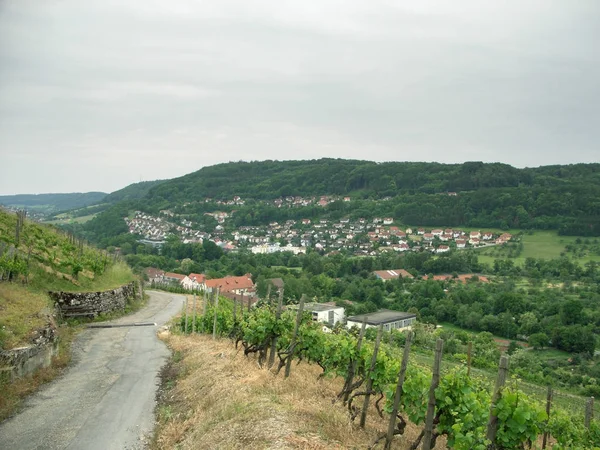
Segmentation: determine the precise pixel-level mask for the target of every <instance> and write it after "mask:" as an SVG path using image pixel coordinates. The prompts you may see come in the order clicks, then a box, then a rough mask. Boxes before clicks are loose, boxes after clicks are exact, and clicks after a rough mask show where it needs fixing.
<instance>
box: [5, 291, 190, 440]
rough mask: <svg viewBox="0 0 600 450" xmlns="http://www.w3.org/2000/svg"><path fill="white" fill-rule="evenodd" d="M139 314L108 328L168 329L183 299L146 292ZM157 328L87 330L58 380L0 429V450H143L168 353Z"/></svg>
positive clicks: (45, 388)
mask: <svg viewBox="0 0 600 450" xmlns="http://www.w3.org/2000/svg"><path fill="white" fill-rule="evenodd" d="M149 294H150V299H149V301H148V305H147V306H146V307H144V308H143V309H142V310H140V311H138V312H136V313H134V314H131V315H129V316H126V317H122V318H120V319H118V320H114V321H112V322H110V323H115V324H127V323H133V322H156V323H157V324H158V326H160V325H162V324H164V323H165V322H167V321H168V320H169V319H170V318H171V317H173V316H174V315H175V314H177V312H178V311H180V310H181V307H182V305H183V296H181V295H176V294H169V293H164V292H150V293H149ZM156 331H157V327H154V326H149V327H119V328H96V329H86V330H84V331H83V332H81V333H80V334H79V336H77V339H76V340H75V342H74V344H73V364H72V365H71V367H69V369H68V370H67V371H66V372H65V374H64V375H63V376H61V377H59V378H58V379H56V380H54V381H53V382H52V383H50V384H48V385H46V386H44V387H43V388H42V389H40V391H38V392H37V393H35V394H33V395H31V396H30V397H29V398H28V399H27V400H26V401H25V408H24V409H23V411H22V412H20V413H19V414H17V415H16V416H14V417H12V418H11V419H8V420H6V421H5V422H3V423H1V424H0V449H19V450H29V449H44V450H47V449H73V450H74V449H77V450H96V449H97V450H108V449H115V450H116V449H118V450H123V449H128V450H133V449H143V448H144V447H145V443H146V442H147V441H148V439H149V437H150V436H151V433H152V429H153V426H154V404H155V394H156V389H157V381H158V379H157V375H158V372H159V370H160V368H161V367H162V366H163V365H164V363H165V361H166V359H167V357H168V356H169V351H168V349H167V347H166V346H165V345H164V344H163V343H162V342H161V341H160V340H159V339H158V338H157V337H156Z"/></svg>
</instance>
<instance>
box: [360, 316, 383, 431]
mask: <svg viewBox="0 0 600 450" xmlns="http://www.w3.org/2000/svg"><path fill="white" fill-rule="evenodd" d="M382 334H383V324H382V323H381V324H379V328H378V329H377V339H376V340H375V348H374V349H373V356H372V357H371V365H370V366H369V371H368V372H367V386H366V388H365V392H366V394H365V401H364V403H363V408H362V412H361V414H360V427H361V428H364V427H365V424H366V423H367V410H368V409H369V401H370V400H371V389H372V388H373V378H372V377H371V373H373V371H374V370H375V364H376V363H377V353H379V345H380V344H381V335H382Z"/></svg>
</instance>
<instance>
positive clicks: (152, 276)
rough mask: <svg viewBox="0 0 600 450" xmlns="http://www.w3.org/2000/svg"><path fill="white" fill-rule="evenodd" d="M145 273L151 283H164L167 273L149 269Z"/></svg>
mask: <svg viewBox="0 0 600 450" xmlns="http://www.w3.org/2000/svg"><path fill="white" fill-rule="evenodd" d="M144 272H145V273H146V276H147V277H148V281H149V282H150V283H162V282H163V280H164V276H165V272H164V271H162V270H160V269H156V268H154V267H148V268H147V269H146V270H145V271H144Z"/></svg>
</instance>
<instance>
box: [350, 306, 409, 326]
mask: <svg viewBox="0 0 600 450" xmlns="http://www.w3.org/2000/svg"><path fill="white" fill-rule="evenodd" d="M363 321H364V322H366V323H367V328H374V327H378V326H379V325H381V324H383V330H384V331H391V330H406V329H410V326H411V325H412V324H413V323H415V322H416V321H417V315H416V314H414V313H408V312H401V311H390V310H387V309H381V310H379V311H377V312H374V313H370V314H361V315H358V316H351V317H348V320H347V322H346V327H347V328H352V327H354V326H356V327H359V328H360V327H361V326H362V323H363Z"/></svg>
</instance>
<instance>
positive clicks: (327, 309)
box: [304, 302, 346, 326]
mask: <svg viewBox="0 0 600 450" xmlns="http://www.w3.org/2000/svg"><path fill="white" fill-rule="evenodd" d="M304 311H309V312H310V313H312V318H313V321H315V322H324V323H327V324H329V325H330V326H334V325H335V324H336V323H338V322H341V323H344V319H345V317H346V310H345V309H344V308H342V307H341V306H336V305H335V303H333V302H330V303H307V304H305V305H304Z"/></svg>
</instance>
